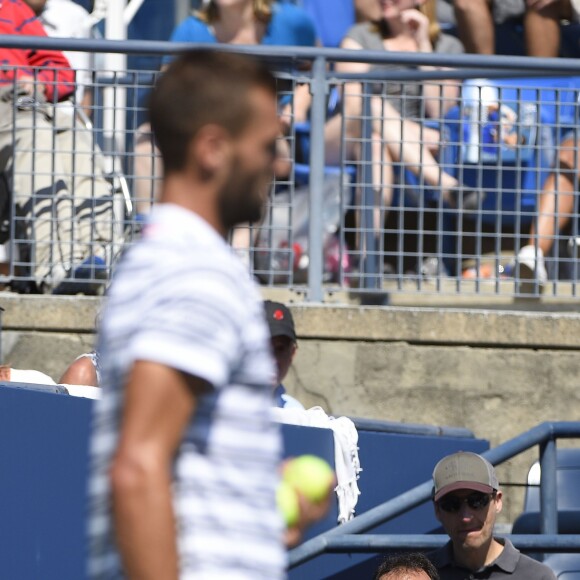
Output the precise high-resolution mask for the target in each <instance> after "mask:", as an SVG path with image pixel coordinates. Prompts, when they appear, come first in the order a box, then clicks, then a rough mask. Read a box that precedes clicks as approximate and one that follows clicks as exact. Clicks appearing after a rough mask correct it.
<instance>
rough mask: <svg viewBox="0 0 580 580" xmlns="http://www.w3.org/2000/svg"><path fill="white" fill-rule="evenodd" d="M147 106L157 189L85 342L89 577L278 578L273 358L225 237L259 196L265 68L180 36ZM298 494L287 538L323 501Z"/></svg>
mask: <svg viewBox="0 0 580 580" xmlns="http://www.w3.org/2000/svg"><path fill="white" fill-rule="evenodd" d="M150 118H151V125H152V128H153V132H154V134H155V137H156V142H157V144H158V146H159V150H160V151H161V155H162V158H163V163H164V182H163V189H162V196H161V201H160V203H159V204H158V205H157V206H156V207H155V208H154V209H153V212H152V215H151V220H150V221H149V223H148V224H147V226H146V227H145V228H144V230H143V237H142V239H141V240H140V241H139V242H138V243H137V244H136V245H135V246H133V247H132V248H130V249H129V251H128V252H127V253H126V254H125V255H124V256H123V258H122V260H121V262H120V264H119V266H118V268H117V271H116V274H115V279H114V281H113V283H112V285H111V289H110V292H109V296H108V301H107V304H106V307H105V310H104V312H103V318H102V323H101V325H100V333H99V342H98V346H97V351H98V352H99V354H100V356H101V386H102V391H103V393H102V398H101V400H100V401H99V402H98V404H97V406H96V409H95V417H94V423H93V436H92V446H91V449H92V451H91V466H92V467H91V482H90V493H89V570H88V571H89V577H90V578H102V579H110V578H124V577H127V578H139V579H140V580H149V579H150V580H160V579H163V580H176V579H178V578H179V579H182V580H183V579H185V578H200V579H201V578H207V579H209V578H234V577H235V578H238V579H240V580H241V579H247V580H259V579H262V580H276V579H280V578H283V577H284V576H285V573H284V569H285V564H286V558H285V553H284V549H283V537H284V529H283V525H282V521H281V517H280V515H279V514H278V513H277V511H276V501H275V495H276V487H277V484H278V479H279V475H278V468H279V461H280V451H281V449H280V434H279V430H278V427H277V425H276V424H275V423H273V422H272V421H271V405H272V384H273V381H274V376H275V370H274V364H273V360H272V357H271V354H270V345H269V333H268V327H267V325H266V321H265V317H264V310H263V305H262V300H261V297H260V295H259V293H258V290H257V288H256V286H255V284H254V283H253V281H252V280H251V278H250V276H249V273H248V272H247V270H246V269H245V268H244V267H243V265H242V263H241V262H240V261H239V260H238V259H237V258H236V256H235V255H234V253H233V252H232V249H231V247H230V246H229V245H228V244H227V241H226V238H227V236H228V232H229V230H230V229H231V228H232V227H234V226H235V225H236V224H238V223H241V222H244V221H248V220H249V221H252V220H256V219H258V218H259V216H260V214H261V211H262V205H263V203H264V201H265V199H266V195H267V192H268V187H269V184H270V181H271V179H272V171H273V167H272V166H273V161H274V156H275V142H276V138H277V135H278V133H279V131H280V124H279V120H278V114H277V103H276V90H275V81H274V78H273V77H272V75H271V74H270V72H269V71H268V70H267V68H265V67H264V66H263V65H261V64H260V63H258V62H257V61H255V60H252V59H249V58H247V57H243V56H240V55H236V54H233V53H220V52H218V51H208V50H197V51H191V52H187V53H184V54H183V55H181V56H179V57H178V58H177V59H176V60H174V61H173V62H172V63H171V64H170V65H169V67H168V68H167V70H166V72H165V74H163V75H162V76H161V78H160V79H159V81H158V83H157V85H156V87H155V88H154V89H153V92H152V95H151V99H150ZM327 498H328V499H327V502H323V504H325V505H328V502H329V501H330V499H329V498H330V488H329V490H328V496H327ZM300 508H301V510H300V516H299V517H300V521H299V522H298V524H297V526H296V527H295V528H293V529H292V530H289V533H288V535H287V536H286V537H287V538H293V539H297V537H298V536H297V534H295V533H293V532H295V530H297V529H298V531H300V530H301V529H302V527H303V526H305V525H306V524H307V523H309V521H311V519H314V518H316V517H319V516H320V515H322V513H321V511H320V505H319V504H316V505H314V504H309V503H308V502H307V501H306V500H304V501H303V502H301V503H300ZM290 532H292V533H290Z"/></svg>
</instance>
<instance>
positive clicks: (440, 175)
mask: <svg viewBox="0 0 580 580" xmlns="http://www.w3.org/2000/svg"><path fill="white" fill-rule="evenodd" d="M380 4H381V6H382V14H381V19H380V20H379V21H377V22H366V23H361V24H357V25H356V26H354V27H353V28H352V29H351V30H350V31H349V32H348V34H347V35H346V38H345V39H344V41H343V43H342V47H343V48H347V49H352V50H377V51H385V52H389V51H396V52H399V51H409V52H424V53H431V52H434V51H435V52H447V53H460V52H462V51H463V48H462V46H461V43H460V42H459V41H458V40H457V39H455V38H453V37H451V36H449V35H446V34H443V33H442V32H441V30H440V28H439V25H438V24H437V21H436V19H435V0H419V2H415V1H414V0H400V1H398V2H392V1H389V2H380ZM398 68H405V67H399V66H392V65H377V66H376V67H372V66H371V65H369V64H363V63H339V64H338V65H337V70H338V71H339V72H348V73H365V72H368V71H369V70H373V69H375V70H381V69H382V70H385V69H398ZM420 68H424V67H420ZM373 91H374V94H375V97H373V99H372V100H371V111H372V115H373V183H374V187H375V191H376V194H377V198H378V199H377V203H380V201H379V200H380V197H381V194H382V199H383V202H384V205H385V206H386V207H387V208H388V207H389V206H390V204H391V199H392V192H393V182H394V175H393V163H394V162H399V161H402V163H403V164H404V167H405V168H406V169H409V170H411V171H412V172H414V173H415V174H417V175H419V176H421V177H422V179H424V181H425V182H426V183H427V184H428V185H430V186H432V187H435V188H437V189H440V190H441V192H442V197H443V199H444V200H445V201H446V202H447V203H448V204H449V205H451V206H456V207H461V208H463V209H466V210H473V209H477V208H478V207H479V204H480V202H481V200H482V197H483V192H478V191H475V190H472V189H469V188H467V187H466V186H463V185H462V184H460V183H459V182H458V180H457V179H456V178H455V177H453V176H452V175H450V174H448V173H445V172H444V171H442V169H441V167H440V166H439V164H438V162H437V161H436V160H435V157H434V153H435V152H436V151H437V149H438V146H439V141H440V137H439V132H438V131H436V130H434V129H429V128H426V127H424V126H423V125H422V124H421V120H422V117H423V111H424V112H425V113H427V115H428V116H429V117H432V118H434V119H439V118H440V117H441V115H442V114H443V113H444V112H445V110H446V109H447V108H448V107H449V106H450V105H451V104H453V103H454V102H455V100H456V99H457V97H458V92H459V91H458V84H457V83H456V82H444V83H425V84H423V85H421V84H419V83H405V84H403V83H397V82H389V83H386V84H385V83H374V85H373ZM361 94H362V85H361V84H360V83H349V84H348V85H347V86H346V87H345V90H344V100H345V104H344V111H345V112H344V119H345V121H346V127H345V132H346V138H347V140H346V143H345V145H346V155H347V157H348V158H351V159H353V158H357V157H360V152H359V151H358V150H357V149H358V147H359V144H358V141H359V139H360V134H361V121H360V119H361V111H362V99H361ZM341 123H342V117H341V116H336V117H334V118H333V119H331V120H330V121H329V123H328V124H327V130H326V147H327V149H326V150H327V160H328V162H329V163H332V164H334V163H337V162H340V161H341V155H343V151H344V149H343V147H341V140H340V138H339V136H340V135H341Z"/></svg>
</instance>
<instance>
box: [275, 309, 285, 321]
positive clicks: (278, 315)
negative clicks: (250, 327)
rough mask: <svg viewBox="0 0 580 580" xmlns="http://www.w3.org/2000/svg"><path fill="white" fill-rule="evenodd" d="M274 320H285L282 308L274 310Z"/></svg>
mask: <svg viewBox="0 0 580 580" xmlns="http://www.w3.org/2000/svg"><path fill="white" fill-rule="evenodd" d="M273 316H274V320H284V313H283V312H282V311H281V310H274V314H273Z"/></svg>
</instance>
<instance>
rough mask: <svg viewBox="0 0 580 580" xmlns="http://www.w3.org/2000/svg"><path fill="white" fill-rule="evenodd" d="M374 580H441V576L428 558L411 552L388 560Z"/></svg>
mask: <svg viewBox="0 0 580 580" xmlns="http://www.w3.org/2000/svg"><path fill="white" fill-rule="evenodd" d="M373 580H439V574H438V573H437V569H436V568H435V566H433V564H432V563H431V561H430V560H429V558H427V556H425V555H424V554H421V553H420V552H410V553H407V554H397V555H395V556H389V557H388V558H386V559H385V560H384V561H383V562H382V563H381V565H380V566H379V567H378V568H377V571H376V572H375V575H374V577H373Z"/></svg>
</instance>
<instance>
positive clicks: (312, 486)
mask: <svg viewBox="0 0 580 580" xmlns="http://www.w3.org/2000/svg"><path fill="white" fill-rule="evenodd" d="M282 479H283V481H284V482H286V483H287V484H289V485H291V486H292V487H293V488H294V489H295V490H297V491H298V492H299V493H301V494H302V495H303V496H304V497H305V498H306V499H307V500H309V501H311V502H313V503H320V502H321V501H323V500H324V499H325V498H326V497H327V496H328V492H329V490H330V486H331V485H332V483H333V482H334V471H333V470H332V468H331V467H330V465H328V463H327V462H326V461H324V459H321V458H320V457H316V455H301V456H300V457H296V458H295V459H291V460H290V461H288V463H286V466H285V467H284V472H283V475H282Z"/></svg>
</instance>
